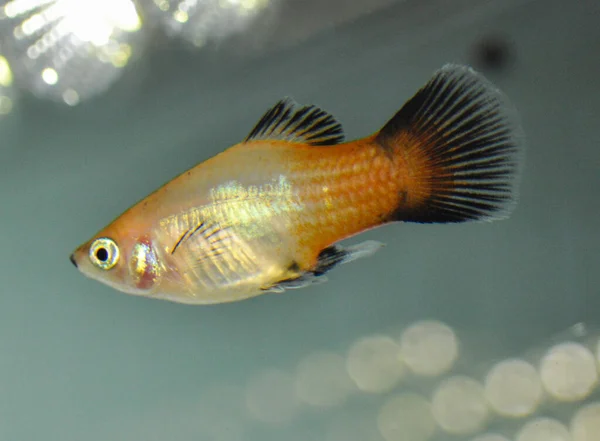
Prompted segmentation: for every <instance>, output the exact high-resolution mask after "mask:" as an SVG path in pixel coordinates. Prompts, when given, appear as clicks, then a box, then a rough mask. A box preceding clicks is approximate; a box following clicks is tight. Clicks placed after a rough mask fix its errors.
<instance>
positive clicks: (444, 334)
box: [400, 320, 458, 376]
mask: <svg viewBox="0 0 600 441" xmlns="http://www.w3.org/2000/svg"><path fill="white" fill-rule="evenodd" d="M400 348H401V350H402V357H403V359H404V361H405V363H406V365H407V366H408V367H409V368H410V369H411V370H412V371H413V372H414V373H416V374H419V375H425V376H435V375H440V374H442V373H444V372H446V371H448V370H449V369H450V368H451V367H452V365H453V364H454V362H455V361H456V358H457V356H458V340H457V338H456V335H455V334H454V331H452V329H451V328H450V327H448V326H447V325H445V324H444V323H441V322H437V321H429V320H428V321H422V322H418V323H416V324H414V325H412V326H410V327H409V328H407V329H406V330H405V331H404V332H403V333H402V336H401V337H400Z"/></svg>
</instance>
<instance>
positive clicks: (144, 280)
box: [70, 228, 163, 296]
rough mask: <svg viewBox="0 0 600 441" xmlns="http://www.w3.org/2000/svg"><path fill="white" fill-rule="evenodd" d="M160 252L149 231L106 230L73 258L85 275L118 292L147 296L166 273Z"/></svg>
mask: <svg viewBox="0 0 600 441" xmlns="http://www.w3.org/2000/svg"><path fill="white" fill-rule="evenodd" d="M158 254H159V253H158V252H157V249H156V247H155V246H154V245H153V241H152V239H151V238H150V237H149V236H148V235H147V234H138V233H136V232H134V231H127V232H125V233H121V234H120V233H119V231H118V230H115V229H111V228H108V229H105V230H104V231H101V232H100V233H98V234H97V235H95V236H94V237H93V238H92V239H90V240H89V241H87V242H85V243H83V244H82V245H80V246H79V247H77V248H76V249H75V251H74V252H73V253H72V254H71V256H70V260H71V262H72V263H73V265H75V267H76V268H77V269H78V270H79V271H80V272H81V273H83V274H84V275H85V276H87V277H89V278H91V279H94V280H96V281H98V282H101V283H103V284H105V285H108V286H110V287H112V288H114V289H116V290H118V291H121V292H124V293H127V294H134V295H142V296H148V295H150V294H151V293H152V292H153V291H154V290H155V289H156V288H157V287H158V282H159V280H160V276H161V274H162V273H163V265H162V263H161V259H160V258H159V255H158Z"/></svg>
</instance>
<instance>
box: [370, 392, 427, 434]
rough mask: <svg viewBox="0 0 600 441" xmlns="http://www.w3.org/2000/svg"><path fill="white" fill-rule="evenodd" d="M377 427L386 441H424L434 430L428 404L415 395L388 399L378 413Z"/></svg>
mask: <svg viewBox="0 0 600 441" xmlns="http://www.w3.org/2000/svg"><path fill="white" fill-rule="evenodd" d="M377 425H378V427H379V431H380V432H381V435H382V436H383V437H384V438H385V439H386V441H426V440H428V439H430V438H431V437H432V436H433V434H434V433H435V430H436V425H435V420H434V419H433V415H432V413H431V405H430V403H429V402H428V401H427V400H425V398H423V397H421V396H420V395H416V394H402V395H396V396H392V397H390V398H389V399H388V400H387V401H386V402H385V404H384V405H383V406H382V407H381V410H380V411H379V415H378V418H377Z"/></svg>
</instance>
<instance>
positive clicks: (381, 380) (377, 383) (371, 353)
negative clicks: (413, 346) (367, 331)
mask: <svg viewBox="0 0 600 441" xmlns="http://www.w3.org/2000/svg"><path fill="white" fill-rule="evenodd" d="M346 367H347V370H348V374H349V375H350V377H351V378H352V379H353V380H354V382H355V383H356V385H357V386H358V388H359V389H361V390H362V391H364V392H372V393H380V392H386V391H389V390H391V389H392V388H393V387H394V386H395V385H396V384H397V383H398V381H399V380H400V378H402V376H403V375H404V374H405V371H406V368H405V366H404V363H403V362H402V357H401V354H400V347H399V346H398V345H397V344H396V342H394V340H393V339H392V338H390V337H387V336H384V335H375V336H369V337H363V338H361V339H359V340H358V341H356V342H355V343H354V344H353V345H352V346H351V347H350V350H349V352H348V356H347V360H346Z"/></svg>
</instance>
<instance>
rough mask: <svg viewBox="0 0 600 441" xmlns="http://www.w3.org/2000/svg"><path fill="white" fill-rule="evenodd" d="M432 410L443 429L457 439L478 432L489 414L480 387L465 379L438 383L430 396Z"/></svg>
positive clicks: (459, 378) (461, 377)
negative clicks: (459, 436)
mask: <svg viewBox="0 0 600 441" xmlns="http://www.w3.org/2000/svg"><path fill="white" fill-rule="evenodd" d="M432 409H433V416H434V417H435V419H436V421H437V423H438V424H439V425H440V426H441V427H442V429H444V430H445V431H446V432H448V433H452V434H456V435H467V434H472V433H474V432H476V431H477V430H480V429H481V428H482V427H483V426H484V424H485V422H486V420H487V417H488V412H489V410H488V405H487V401H486V399H485V396H484V390H483V386H482V385H481V384H479V383H478V382H477V381H475V380H473V379H471V378H469V377H464V376H454V377H451V378H448V379H446V380H444V381H443V382H442V383H440V385H439V386H438V388H437V390H436V391H435V392H434V394H433V398H432Z"/></svg>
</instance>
